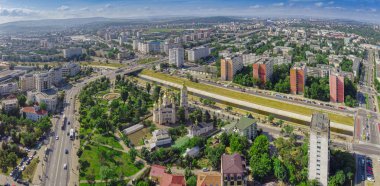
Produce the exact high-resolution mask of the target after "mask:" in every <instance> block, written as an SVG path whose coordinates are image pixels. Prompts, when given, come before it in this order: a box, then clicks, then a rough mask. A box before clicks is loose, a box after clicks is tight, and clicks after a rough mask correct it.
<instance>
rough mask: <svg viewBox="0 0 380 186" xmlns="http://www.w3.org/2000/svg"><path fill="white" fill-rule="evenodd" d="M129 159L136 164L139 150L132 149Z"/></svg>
mask: <svg viewBox="0 0 380 186" xmlns="http://www.w3.org/2000/svg"><path fill="white" fill-rule="evenodd" d="M129 157H130V159H131V162H135V161H136V157H137V150H136V149H135V148H134V147H132V148H131V150H129Z"/></svg>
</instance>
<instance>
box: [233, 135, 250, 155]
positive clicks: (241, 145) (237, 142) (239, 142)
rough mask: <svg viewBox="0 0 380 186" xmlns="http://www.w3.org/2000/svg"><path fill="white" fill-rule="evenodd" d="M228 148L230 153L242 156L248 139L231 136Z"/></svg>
mask: <svg viewBox="0 0 380 186" xmlns="http://www.w3.org/2000/svg"><path fill="white" fill-rule="evenodd" d="M230 148H231V151H232V152H238V153H241V154H244V152H245V151H246V149H247V148H248V139H247V138H246V137H245V136H240V135H238V134H233V135H231V137H230Z"/></svg>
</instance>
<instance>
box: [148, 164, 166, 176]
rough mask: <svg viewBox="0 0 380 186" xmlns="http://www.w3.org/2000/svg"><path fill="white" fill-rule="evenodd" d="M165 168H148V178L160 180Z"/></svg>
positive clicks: (159, 166)
mask: <svg viewBox="0 0 380 186" xmlns="http://www.w3.org/2000/svg"><path fill="white" fill-rule="evenodd" d="M165 170H166V167H165V166H162V165H152V166H151V168H150V173H149V176H150V177H156V178H161V177H162V176H163V174H164V173H165Z"/></svg>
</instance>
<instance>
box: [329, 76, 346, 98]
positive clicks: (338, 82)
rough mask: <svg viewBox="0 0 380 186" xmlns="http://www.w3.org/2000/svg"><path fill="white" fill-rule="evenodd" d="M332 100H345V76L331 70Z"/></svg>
mask: <svg viewBox="0 0 380 186" xmlns="http://www.w3.org/2000/svg"><path fill="white" fill-rule="evenodd" d="M329 78H330V79H329V82H330V101H331V102H334V103H343V102H344V77H343V76H342V75H340V74H339V73H337V72H330V77H329Z"/></svg>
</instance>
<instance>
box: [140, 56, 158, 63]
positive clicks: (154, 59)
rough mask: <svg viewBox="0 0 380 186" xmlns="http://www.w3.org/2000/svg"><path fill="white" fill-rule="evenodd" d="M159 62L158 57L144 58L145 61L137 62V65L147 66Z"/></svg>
mask: <svg viewBox="0 0 380 186" xmlns="http://www.w3.org/2000/svg"><path fill="white" fill-rule="evenodd" d="M157 60H158V58H156V57H150V58H144V59H139V60H137V64H147V63H152V62H154V61H157Z"/></svg>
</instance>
